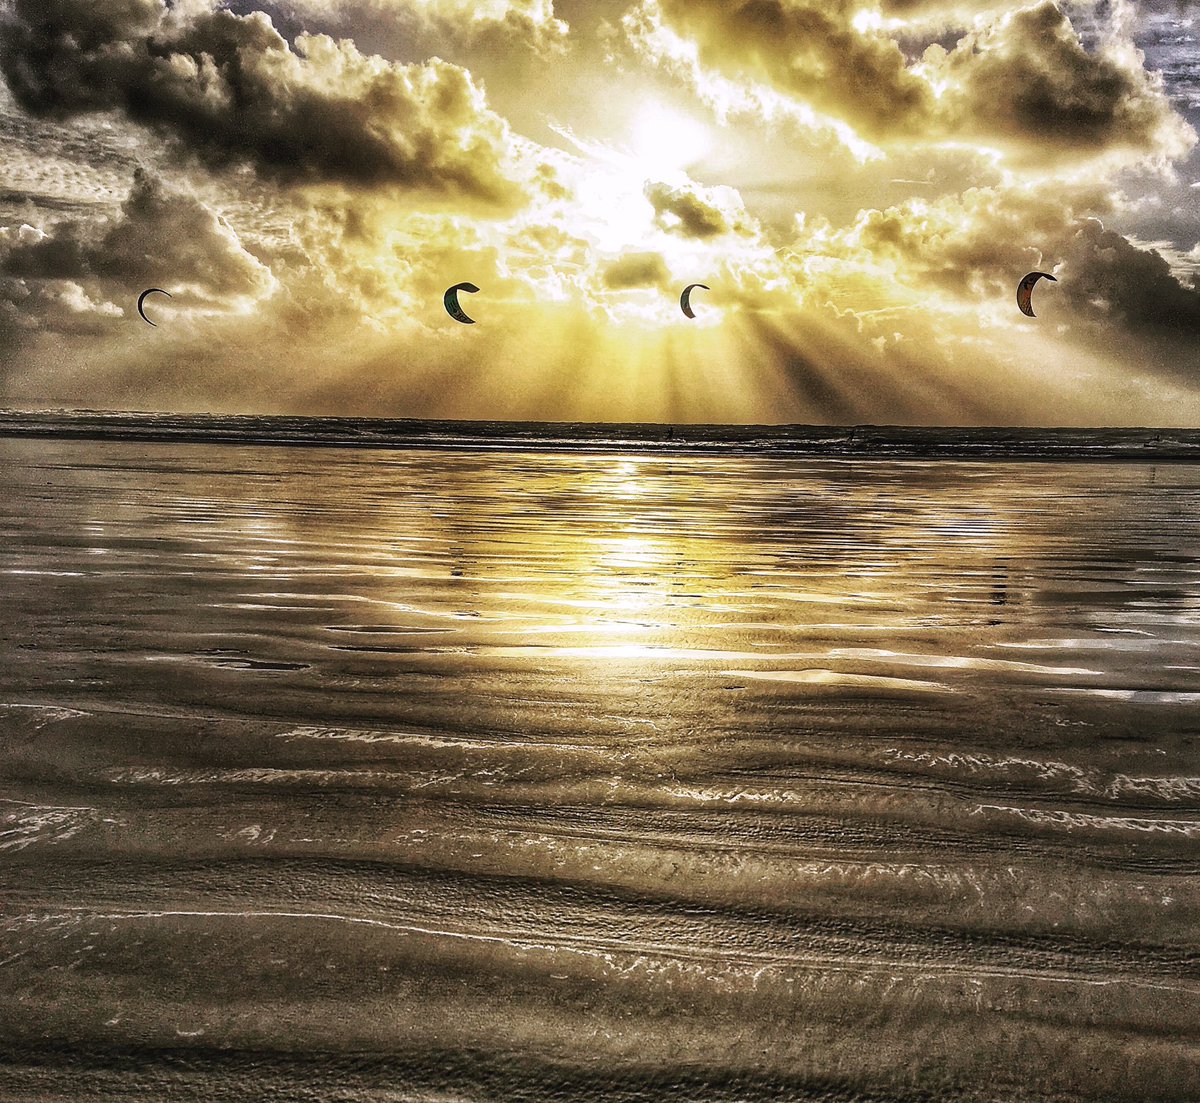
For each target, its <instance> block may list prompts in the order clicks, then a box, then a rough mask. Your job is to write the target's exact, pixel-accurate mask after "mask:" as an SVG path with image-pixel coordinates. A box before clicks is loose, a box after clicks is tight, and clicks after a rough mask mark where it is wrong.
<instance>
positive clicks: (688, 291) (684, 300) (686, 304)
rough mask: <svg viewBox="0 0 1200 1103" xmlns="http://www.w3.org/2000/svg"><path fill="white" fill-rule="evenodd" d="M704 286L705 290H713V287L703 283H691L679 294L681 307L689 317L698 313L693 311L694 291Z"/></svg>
mask: <svg viewBox="0 0 1200 1103" xmlns="http://www.w3.org/2000/svg"><path fill="white" fill-rule="evenodd" d="M697 287H702V288H704V290H705V291H711V290H712V288H710V287H708V286H707V285H706V284H703V283H689V284H688V285H687V287H685V288H684V289H683V294H682V295H680V296H679V309H680V310H682V311H683V312H684V314H686V315H687V316H688V317H689V318H694V317H695V316H696V315H695V314H694V313H693V311H692V292H693V291H694V290H695V289H696V288H697Z"/></svg>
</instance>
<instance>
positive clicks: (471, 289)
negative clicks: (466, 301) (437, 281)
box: [442, 283, 479, 326]
mask: <svg viewBox="0 0 1200 1103" xmlns="http://www.w3.org/2000/svg"><path fill="white" fill-rule="evenodd" d="M478 290H479V288H478V287H476V286H475V285H474V284H473V283H456V284H455V285H454V286H453V287H450V288H447V289H446V294H445V296H444V298H443V300H442V301H443V302H445V304H446V313H447V314H449V315H450V317H451V318H453V319H454V320H455V321H456V322H462V323H463V325H467V326H473V325H474V324H475V319H474V318H468V317H467V314H466V311H464V310H463V308H462V307H461V306H459V305H458V293H459V292H460V291H466V292H467V293H468V294H470V295H474V294H475V292H476V291H478Z"/></svg>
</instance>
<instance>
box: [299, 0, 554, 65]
mask: <svg viewBox="0 0 1200 1103" xmlns="http://www.w3.org/2000/svg"><path fill="white" fill-rule="evenodd" d="M279 6H280V8H281V9H282V10H284V11H286V12H287V13H288V14H290V15H292V16H293V17H295V18H298V19H300V20H301V21H305V20H322V21H330V20H332V21H334V22H335V23H336V24H337V25H339V26H348V25H351V24H355V25H359V24H361V23H362V21H363V19H364V17H373V18H375V19H384V20H388V21H389V22H391V23H392V24H395V23H396V22H397V21H399V22H402V23H403V24H404V25H405V29H406V30H408V31H409V32H410V33H411V32H416V33H421V34H426V35H432V36H436V37H437V38H439V39H441V40H442V41H443V42H446V41H449V42H455V43H463V44H465V45H468V46H471V47H474V48H482V49H488V48H495V49H496V50H500V49H504V50H511V49H513V48H519V49H523V50H527V51H529V52H531V53H534V54H553V53H555V52H557V51H559V50H561V49H562V48H563V47H564V46H565V44H566V40H567V34H568V27H567V24H566V23H565V22H564V21H563V20H561V19H559V18H558V17H557V16H556V15H555V12H554V3H553V0H287V2H285V3H281V4H280V5H279Z"/></svg>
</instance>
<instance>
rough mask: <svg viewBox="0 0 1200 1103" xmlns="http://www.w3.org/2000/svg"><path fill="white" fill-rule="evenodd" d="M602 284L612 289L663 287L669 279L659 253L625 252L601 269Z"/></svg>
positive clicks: (669, 276)
mask: <svg viewBox="0 0 1200 1103" xmlns="http://www.w3.org/2000/svg"><path fill="white" fill-rule="evenodd" d="M600 274H601V278H602V279H603V281H604V286H605V287H608V288H610V289H611V290H613V291H627V290H630V289H631V288H635V287H665V286H666V285H667V284H668V283H669V282H670V279H671V273H670V272H669V271H668V270H667V263H666V261H665V260H663V257H662V254H661V253H626V254H625V255H624V256H623V257H618V258H617V259H616V260H614V261H612V262H610V263H609V264H607V265H605V266H604V268H603V269H602V270H601V273H600Z"/></svg>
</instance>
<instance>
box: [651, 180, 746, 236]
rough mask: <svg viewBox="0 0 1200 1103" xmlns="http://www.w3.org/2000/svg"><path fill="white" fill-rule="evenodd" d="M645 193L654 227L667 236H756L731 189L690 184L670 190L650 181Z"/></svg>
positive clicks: (735, 194)
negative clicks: (671, 234)
mask: <svg viewBox="0 0 1200 1103" xmlns="http://www.w3.org/2000/svg"><path fill="white" fill-rule="evenodd" d="M644 193H645V196H646V198H647V199H648V200H649V201H650V205H651V206H652V207H653V208H654V215H655V217H654V221H655V224H656V225H658V226H659V227H660V228H661V229H664V230H666V231H667V232H668V233H674V234H679V235H680V236H682V237H689V238H699V239H701V240H703V239H705V238H712V237H719V236H720V235H722V234H730V233H737V234H745V235H750V234H753V233H754V232H755V226H754V223H753V220H752V219H751V218H750V216H749V215H748V214H747V213H746V208H745V205H744V204H743V202H742V197H741V196H740V195H738V193H737V192H736V191H735V190H734V189H733V188H729V187H719V188H703V187H700V186H699V185H697V184H692V183H690V182H689V183H687V184H683V185H679V186H674V187H673V186H672V185H670V184H665V183H661V182H654V181H649V182H647V184H646V187H645V191H644Z"/></svg>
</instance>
